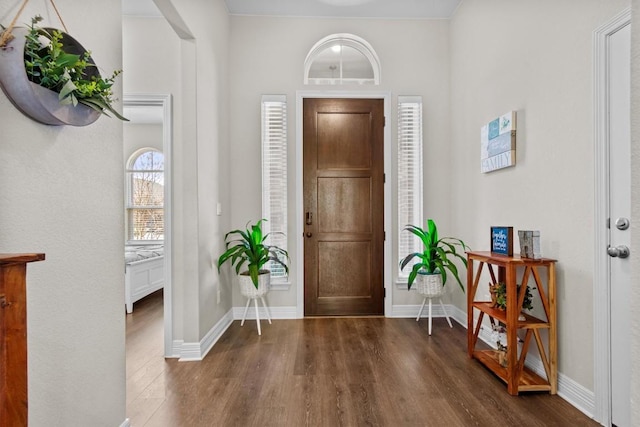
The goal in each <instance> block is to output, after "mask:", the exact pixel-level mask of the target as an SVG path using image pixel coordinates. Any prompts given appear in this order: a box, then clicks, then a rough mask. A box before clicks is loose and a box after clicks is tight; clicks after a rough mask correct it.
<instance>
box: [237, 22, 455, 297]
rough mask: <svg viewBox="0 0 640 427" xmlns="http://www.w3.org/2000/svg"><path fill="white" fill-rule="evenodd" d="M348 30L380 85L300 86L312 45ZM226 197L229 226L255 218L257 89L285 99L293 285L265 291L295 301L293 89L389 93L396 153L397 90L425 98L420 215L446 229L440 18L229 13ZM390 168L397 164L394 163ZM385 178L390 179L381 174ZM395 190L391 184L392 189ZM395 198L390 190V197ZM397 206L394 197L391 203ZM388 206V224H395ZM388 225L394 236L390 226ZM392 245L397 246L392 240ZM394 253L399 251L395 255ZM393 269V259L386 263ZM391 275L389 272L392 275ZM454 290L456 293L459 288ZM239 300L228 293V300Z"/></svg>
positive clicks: (445, 77)
mask: <svg viewBox="0 0 640 427" xmlns="http://www.w3.org/2000/svg"><path fill="white" fill-rule="evenodd" d="M334 33H352V34H355V35H357V36H360V37H362V38H364V39H365V40H367V41H368V42H369V43H370V44H371V45H372V46H373V49H374V50H375V51H376V52H377V54H378V56H379V58H380V62H381V66H382V74H381V76H382V83H381V85H380V86H368V87H352V86H348V87H338V86H311V85H309V86H304V85H303V65H304V60H305V57H306V55H307V53H308V52H309V50H310V49H311V48H312V47H313V45H314V44H315V43H316V42H317V41H319V40H320V39H322V38H324V37H325V36H327V35H330V34H334ZM230 64H231V73H230V76H231V79H230V87H231V93H232V95H233V96H232V98H231V110H230V111H231V114H230V124H231V141H232V142H231V164H232V165H233V167H232V169H231V183H232V194H237V195H242V196H241V197H240V196H239V197H233V198H232V200H231V203H232V204H231V214H232V224H231V225H232V228H238V227H244V226H245V225H246V223H247V222H248V221H249V220H252V221H255V220H257V219H259V218H260V217H261V203H262V199H261V192H262V187H261V166H260V161H261V153H260V132H261V130H260V100H261V95H262V94H284V95H286V96H287V102H288V139H289V151H288V154H289V164H288V169H289V182H290V184H289V188H288V192H289V204H288V206H289V231H288V236H289V242H288V244H289V253H290V255H291V260H292V263H291V264H292V265H291V267H292V268H291V269H290V279H291V281H292V286H291V289H290V290H289V291H288V292H271V293H270V294H269V296H268V298H269V304H270V305H271V306H288V307H291V306H295V305H296V293H295V292H296V287H297V286H298V285H299V284H298V283H296V280H295V278H296V277H297V271H296V262H297V260H299V258H300V255H301V254H297V253H296V252H295V250H294V249H295V242H296V239H295V236H294V231H295V229H294V224H295V220H296V216H295V215H296V211H295V208H296V203H295V194H296V188H297V187H296V186H297V185H298V183H296V182H295V181H296V180H295V159H296V156H297V154H296V151H295V141H296V139H295V138H296V126H295V125H296V116H295V114H296V91H298V90H304V91H320V90H324V91H327V90H329V91H336V90H343V91H367V90H369V91H378V92H380V91H389V92H391V94H392V106H393V108H392V112H391V117H388V118H387V119H388V121H387V123H388V126H391V129H392V141H391V146H392V148H393V153H394V154H393V156H392V157H393V158H394V159H395V157H396V156H395V146H396V135H395V133H394V132H395V129H396V121H397V119H396V114H397V112H396V104H397V95H422V97H423V102H424V117H425V129H424V141H425V146H427V147H429V148H428V150H429V156H426V157H425V162H426V164H425V174H424V176H425V187H424V188H425V198H426V201H425V217H433V218H435V219H436V220H437V221H438V224H439V226H440V227H441V230H442V232H444V233H446V232H447V231H448V230H449V227H450V221H449V196H448V193H447V188H446V186H444V185H442V182H443V181H442V180H443V179H444V178H443V174H444V176H446V175H447V174H448V172H447V171H446V170H442V169H441V168H440V167H439V165H442V164H444V165H446V164H449V148H448V143H449V117H450V116H449V85H450V69H449V22H448V21H446V20H396V21H390V20H372V19H311V18H309V19H306V18H273V17H248V16H232V17H231V48H230ZM392 170H393V171H395V170H396V167H395V163H394V164H393V165H392ZM387 178H389V177H387ZM392 193H393V194H395V190H393V191H392ZM394 197H395V195H394ZM391 203H392V205H393V206H396V203H395V200H392V201H391ZM393 212H394V230H395V229H396V228H397V224H396V223H395V210H394V211H393ZM394 230H387V236H388V237H389V238H392V239H394V241H395V238H396V236H395V234H396V233H395V231H394ZM394 246H395V245H394ZM393 258H394V259H397V255H395V254H394V256H393ZM390 265H391V268H393V269H394V272H395V266H396V265H397V263H396V262H395V261H392V262H391V264H390ZM394 276H395V275H394ZM456 292H460V291H459V290H457V291H456ZM414 294H415V292H412V293H411V295H409V294H408V293H407V291H406V290H404V289H397V288H396V287H395V286H394V287H393V302H394V304H404V303H413V304H416V303H418V302H419V300H418V298H417V295H414ZM242 305H244V301H243V299H242V297H241V296H240V293H239V291H237V290H235V291H234V306H242Z"/></svg>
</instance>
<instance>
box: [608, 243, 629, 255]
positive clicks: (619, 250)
mask: <svg viewBox="0 0 640 427" xmlns="http://www.w3.org/2000/svg"><path fill="white" fill-rule="evenodd" d="M607 253H608V254H609V256H610V257H611V258H627V257H628V256H629V248H628V247H626V246H625V245H620V246H609V247H608V248H607Z"/></svg>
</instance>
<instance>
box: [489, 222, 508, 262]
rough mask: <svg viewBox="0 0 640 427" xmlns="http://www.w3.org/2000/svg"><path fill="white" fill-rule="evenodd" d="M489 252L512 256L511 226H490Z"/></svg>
mask: <svg viewBox="0 0 640 427" xmlns="http://www.w3.org/2000/svg"><path fill="white" fill-rule="evenodd" d="M491 252H492V253H494V254H498V255H506V256H513V227H491Z"/></svg>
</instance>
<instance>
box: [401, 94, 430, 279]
mask: <svg viewBox="0 0 640 427" xmlns="http://www.w3.org/2000/svg"><path fill="white" fill-rule="evenodd" d="M422 167H423V164H422V97H420V96H399V97H398V227H399V230H398V231H399V233H398V236H399V237H398V255H399V260H400V259H402V258H404V257H405V256H407V255H408V254H410V253H413V252H422V242H421V241H420V240H419V239H418V238H417V237H416V236H414V235H413V234H412V233H410V232H408V231H405V230H404V228H405V227H406V226H407V224H412V225H417V226H419V227H423V226H424V224H423V223H422V221H423V220H422V205H423V203H422ZM398 268H399V267H398ZM410 271H411V265H408V266H406V267H405V269H404V271H402V270H399V277H402V278H405V277H407V276H408V275H409V272H410Z"/></svg>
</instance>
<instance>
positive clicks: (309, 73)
mask: <svg viewBox="0 0 640 427" xmlns="http://www.w3.org/2000/svg"><path fill="white" fill-rule="evenodd" d="M304 84H317V85H327V84H328V85H344V84H358V85H378V84H380V61H379V60H378V55H377V54H376V52H375V51H374V50H373V47H371V45H370V44H369V43H368V42H367V41H366V40H364V39H362V38H360V37H358V36H355V35H353V34H332V35H330V36H327V37H325V38H323V39H322V40H320V41H319V42H318V43H316V44H315V45H314V46H313V48H311V50H310V51H309V54H307V58H306V59H305V61H304Z"/></svg>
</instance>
